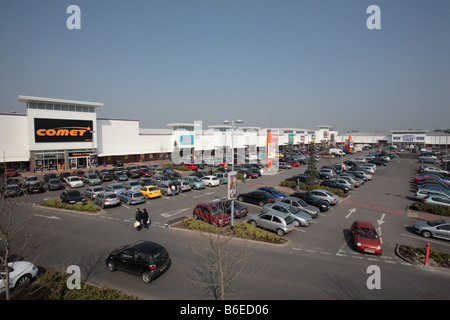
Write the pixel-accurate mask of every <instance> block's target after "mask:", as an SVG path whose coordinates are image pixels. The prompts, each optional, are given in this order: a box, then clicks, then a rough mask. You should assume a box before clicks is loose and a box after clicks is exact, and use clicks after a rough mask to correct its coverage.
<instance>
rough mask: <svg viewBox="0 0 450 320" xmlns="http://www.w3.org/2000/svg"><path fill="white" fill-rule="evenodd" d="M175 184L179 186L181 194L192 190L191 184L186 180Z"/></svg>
mask: <svg viewBox="0 0 450 320" xmlns="http://www.w3.org/2000/svg"><path fill="white" fill-rule="evenodd" d="M175 184H176V185H177V186H178V188H179V189H180V191H181V192H185V191H190V190H192V187H191V184H190V183H189V182H187V181H184V180H177V181H175Z"/></svg>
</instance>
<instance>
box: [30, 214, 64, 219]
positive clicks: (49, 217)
mask: <svg viewBox="0 0 450 320" xmlns="http://www.w3.org/2000/svg"><path fill="white" fill-rule="evenodd" d="M34 215H35V216H36V217H42V218H47V219H53V220H61V218H59V217H56V216H46V215H43V214H34Z"/></svg>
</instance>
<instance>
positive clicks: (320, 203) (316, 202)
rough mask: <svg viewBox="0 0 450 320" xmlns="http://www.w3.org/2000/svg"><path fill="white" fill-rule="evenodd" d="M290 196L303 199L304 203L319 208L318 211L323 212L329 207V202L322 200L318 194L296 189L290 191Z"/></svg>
mask: <svg viewBox="0 0 450 320" xmlns="http://www.w3.org/2000/svg"><path fill="white" fill-rule="evenodd" d="M290 196H291V197H295V198H300V199H302V200H304V201H305V202H306V203H308V204H310V205H313V206H315V207H317V208H319V210H320V212H325V211H328V209H330V204H329V203H328V202H327V201H325V200H322V199H320V198H319V197H318V196H316V195H314V194H312V193H309V192H307V191H297V192H294V193H292V194H291V195H290Z"/></svg>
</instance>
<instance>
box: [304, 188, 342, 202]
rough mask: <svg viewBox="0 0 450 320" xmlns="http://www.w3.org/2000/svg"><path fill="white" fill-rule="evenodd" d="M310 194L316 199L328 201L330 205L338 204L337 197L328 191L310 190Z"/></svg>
mask: <svg viewBox="0 0 450 320" xmlns="http://www.w3.org/2000/svg"><path fill="white" fill-rule="evenodd" d="M310 193H312V194H314V195H316V196H317V197H319V198H320V199H322V200H325V201H328V203H329V204H330V205H336V204H338V203H339V196H337V195H335V194H333V193H331V192H330V191H328V190H324V189H314V190H311V191H310Z"/></svg>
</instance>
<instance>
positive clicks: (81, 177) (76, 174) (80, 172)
mask: <svg viewBox="0 0 450 320" xmlns="http://www.w3.org/2000/svg"><path fill="white" fill-rule="evenodd" d="M84 173H85V172H84V171H83V170H75V171H74V172H72V176H77V177H78V178H80V179H83V176H84Z"/></svg>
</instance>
